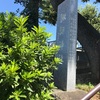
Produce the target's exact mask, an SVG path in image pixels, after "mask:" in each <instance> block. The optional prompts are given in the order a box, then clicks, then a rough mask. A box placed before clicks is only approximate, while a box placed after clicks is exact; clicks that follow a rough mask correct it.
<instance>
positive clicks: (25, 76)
mask: <svg viewBox="0 0 100 100" xmlns="http://www.w3.org/2000/svg"><path fill="white" fill-rule="evenodd" d="M27 19H28V17H22V16H21V17H14V24H15V26H16V27H15V26H14V27H15V28H12V29H11V30H10V29H9V39H10V41H11V42H12V45H9V44H8V43H7V44H4V43H3V42H0V100H51V99H53V98H52V97H51V94H52V88H54V83H53V82H52V80H53V74H52V72H53V70H55V69H56V65H57V64H60V63H61V59H59V58H56V57H55V54H56V53H57V51H58V49H59V46H56V45H53V46H52V47H49V46H48V45H47V39H48V38H49V37H50V36H51V34H49V33H47V32H45V28H43V27H39V28H36V27H34V28H32V30H31V31H27V28H26V27H25V26H26V24H27V23H26V21H27ZM0 31H1V30H0ZM4 32H5V34H7V33H6V30H5V31H4ZM0 35H1V34H0ZM1 36H2V35H1Z"/></svg>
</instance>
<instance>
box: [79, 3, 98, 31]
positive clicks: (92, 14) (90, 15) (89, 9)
mask: <svg viewBox="0 0 100 100" xmlns="http://www.w3.org/2000/svg"><path fill="white" fill-rule="evenodd" d="M79 13H80V14H81V15H82V16H84V18H85V19H86V20H87V21H88V22H89V23H90V24H91V25H92V26H93V27H94V28H95V29H96V30H97V31H99V32H100V13H99V12H98V9H97V8H96V7H95V6H93V5H90V4H87V5H86V7H84V8H80V9H79Z"/></svg>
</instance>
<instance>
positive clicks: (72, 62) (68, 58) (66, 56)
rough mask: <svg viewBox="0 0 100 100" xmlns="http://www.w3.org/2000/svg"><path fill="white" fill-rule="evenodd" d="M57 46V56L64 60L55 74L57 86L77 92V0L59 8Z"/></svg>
mask: <svg viewBox="0 0 100 100" xmlns="http://www.w3.org/2000/svg"><path fill="white" fill-rule="evenodd" d="M57 17H58V18H57V37H56V44H57V45H60V50H59V52H58V54H57V56H58V57H60V58H61V59H62V60H63V63H62V64H61V65H59V66H58V70H57V71H55V73H54V81H55V85H56V86H57V87H58V88H60V89H62V90H66V91H73V90H75V85H76V42H77V0H65V1H64V2H63V3H61V4H60V5H59V7H58V16H57Z"/></svg>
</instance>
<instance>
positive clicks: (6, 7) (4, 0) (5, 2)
mask: <svg viewBox="0 0 100 100" xmlns="http://www.w3.org/2000/svg"><path fill="white" fill-rule="evenodd" d="M93 1H94V0H91V2H88V3H91V4H93ZM85 5H86V3H82V2H81V0H78V7H79V6H81V7H84V6H85ZM96 6H97V8H98V9H100V4H98V5H96ZM18 8H19V12H21V11H22V10H23V9H24V7H23V6H22V5H20V4H14V0H0V12H6V11H8V12H15V13H16V10H17V9H18ZM17 15H18V14H17ZM40 26H45V27H46V31H47V32H49V33H52V37H51V38H50V41H53V40H56V26H53V25H51V24H45V23H43V22H41V24H40Z"/></svg>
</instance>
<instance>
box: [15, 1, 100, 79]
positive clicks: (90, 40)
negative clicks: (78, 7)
mask: <svg viewBox="0 0 100 100" xmlns="http://www.w3.org/2000/svg"><path fill="white" fill-rule="evenodd" d="M15 1H16V2H20V3H24V6H25V7H26V8H27V7H31V6H27V5H28V4H31V5H34V4H32V3H35V1H36V0H33V2H32V3H30V2H31V0H27V1H23V0H15ZM37 1H38V0H37ZM47 1H49V0H47ZM63 1H64V0H50V2H51V4H52V5H53V8H54V9H55V12H57V7H58V5H59V4H60V3H61V2H63ZM87 1H91V0H83V2H87ZM25 2H26V3H25ZM43 2H45V3H47V2H46V0H41V1H38V2H37V3H36V5H37V6H38V7H40V6H39V4H40V5H41V4H42V3H43ZM96 2H100V0H96ZM34 7H36V6H35V5H34V6H32V7H31V9H30V10H32V9H33V8H34ZM43 7H44V6H43V5H42V6H41V8H42V11H43V12H42V14H44V15H46V16H48V15H50V13H51V12H50V9H49V8H50V6H49V5H46V4H45V7H44V8H45V10H43ZM46 8H47V10H46ZM48 9H49V10H48ZM36 11H38V10H36ZM48 11H49V14H48ZM26 12H27V11H26ZM27 13H28V15H31V11H28V12H27ZM56 14H57V13H53V17H51V16H50V17H46V21H47V20H48V21H49V22H50V23H53V24H55V23H56V16H57V15H56ZM35 17H38V16H35ZM54 17H55V18H54ZM30 18H32V20H34V19H33V17H30ZM44 18H45V17H44ZM37 19H38V18H37ZM37 19H35V20H37ZM52 19H53V20H52ZM83 23H84V24H83ZM32 24H33V25H35V24H34V23H32ZM78 40H79V41H80V43H81V44H82V46H83V47H84V49H85V51H86V52H87V54H88V57H89V59H90V64H91V67H92V79H93V80H96V81H100V73H99V72H100V53H99V51H100V34H99V32H98V31H96V30H95V29H94V28H93V27H92V26H91V25H90V24H89V23H88V22H87V21H86V19H85V18H83V16H81V14H79V13H78ZM95 66H96V67H95Z"/></svg>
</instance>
